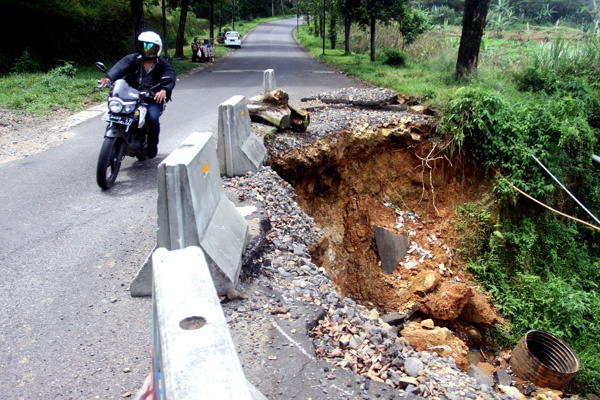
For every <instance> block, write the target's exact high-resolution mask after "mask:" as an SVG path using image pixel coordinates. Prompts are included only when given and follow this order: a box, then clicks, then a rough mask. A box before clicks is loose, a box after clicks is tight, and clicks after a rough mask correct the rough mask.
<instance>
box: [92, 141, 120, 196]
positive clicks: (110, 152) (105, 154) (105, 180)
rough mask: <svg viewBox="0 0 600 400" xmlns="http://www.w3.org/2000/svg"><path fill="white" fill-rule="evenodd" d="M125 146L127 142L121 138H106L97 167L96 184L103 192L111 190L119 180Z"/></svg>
mask: <svg viewBox="0 0 600 400" xmlns="http://www.w3.org/2000/svg"><path fill="white" fill-rule="evenodd" d="M123 145H125V142H123V140H122V139H121V138H114V137H107V138H104V142H103V143H102V148H101V149H100V154H99V155H98V166H97V167H96V182H98V186H100V187H101V188H102V189H103V190H106V189H110V188H111V187H112V185H114V183H115V181H116V180H117V175H118V174H119V169H120V168H121V160H122V158H123V156H122V152H121V147H122V146H123Z"/></svg>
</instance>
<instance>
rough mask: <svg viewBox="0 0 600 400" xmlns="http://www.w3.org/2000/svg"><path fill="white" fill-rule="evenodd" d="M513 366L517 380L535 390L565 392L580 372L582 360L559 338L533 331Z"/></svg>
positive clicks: (517, 352)
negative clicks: (545, 389) (523, 381)
mask: <svg viewBox="0 0 600 400" xmlns="http://www.w3.org/2000/svg"><path fill="white" fill-rule="evenodd" d="M510 366H511V368H512V370H513V373H515V374H516V375H517V376H518V377H520V378H521V379H524V380H526V381H529V382H531V383H533V384H534V385H536V386H539V387H544V388H550V389H557V390H561V389H563V388H564V387H565V386H566V385H567V384H568V383H569V382H570V381H571V379H573V377H574V376H575V374H577V372H578V371H579V359H578V358H577V355H575V353H574V352H573V350H572V349H571V348H570V347H569V346H568V345H567V344H566V343H565V342H564V341H562V340H561V339H559V338H557V337H556V336H554V335H552V334H550V333H548V332H544V331H538V330H531V331H529V332H527V333H526V334H525V336H523V338H522V339H521V340H520V341H519V343H518V344H517V347H515V348H514V350H513V352H512V356H511V359H510Z"/></svg>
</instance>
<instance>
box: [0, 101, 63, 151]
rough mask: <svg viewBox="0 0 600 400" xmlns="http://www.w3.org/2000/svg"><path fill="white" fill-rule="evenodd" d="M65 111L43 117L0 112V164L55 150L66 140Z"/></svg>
mask: <svg viewBox="0 0 600 400" xmlns="http://www.w3.org/2000/svg"><path fill="white" fill-rule="evenodd" d="M70 115H71V113H70V112H69V111H66V110H58V111H55V112H53V113H51V114H49V115H47V116H44V117H36V116H32V115H27V114H22V113H17V112H14V111H11V110H7V109H3V108H0V163H5V162H8V161H14V160H19V159H23V158H26V157H29V156H30V155H33V154H37V153H41V152H43V151H46V150H48V149H49V148H51V147H54V146H58V145H59V144H61V143H62V142H63V141H64V140H65V139H66V138H67V137H66V135H65V131H66V126H67V124H66V120H67V118H68V117H69V116H70Z"/></svg>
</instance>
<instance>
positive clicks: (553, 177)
mask: <svg viewBox="0 0 600 400" xmlns="http://www.w3.org/2000/svg"><path fill="white" fill-rule="evenodd" d="M531 157H533V159H534V160H535V161H537V163H538V164H540V166H541V167H542V168H544V171H546V172H547V173H548V175H550V176H551V177H552V179H554V181H556V183H558V184H559V185H560V187H561V188H563V190H564V191H565V192H567V194H568V195H569V196H571V198H572V199H573V200H575V202H576V203H577V204H579V207H581V208H583V209H584V210H585V212H587V213H588V215H589V216H590V217H592V219H593V220H594V221H596V223H597V224H600V220H598V218H596V216H595V215H594V214H592V213H591V212H590V211H589V210H588V209H587V208H585V206H584V205H583V204H581V202H580V201H579V200H577V198H576V197H575V196H573V195H572V194H571V192H569V190H568V189H567V188H566V187H565V186H564V185H563V184H562V183H561V182H560V181H559V180H558V178H556V177H555V176H554V175H552V172H550V170H548V168H546V166H545V165H544V164H542V162H541V161H540V160H538V159H537V157H536V156H534V155H533V154H531Z"/></svg>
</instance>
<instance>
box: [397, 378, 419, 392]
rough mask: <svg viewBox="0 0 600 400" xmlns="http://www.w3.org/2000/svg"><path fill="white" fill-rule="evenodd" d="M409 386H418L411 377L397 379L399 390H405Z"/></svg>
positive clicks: (417, 382) (415, 380)
mask: <svg viewBox="0 0 600 400" xmlns="http://www.w3.org/2000/svg"><path fill="white" fill-rule="evenodd" d="M409 385H413V386H418V385H419V381H417V379H416V378H413V377H412V376H403V377H401V378H400V379H399V382H398V387H400V389H406V388H407V387H408V386H409Z"/></svg>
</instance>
